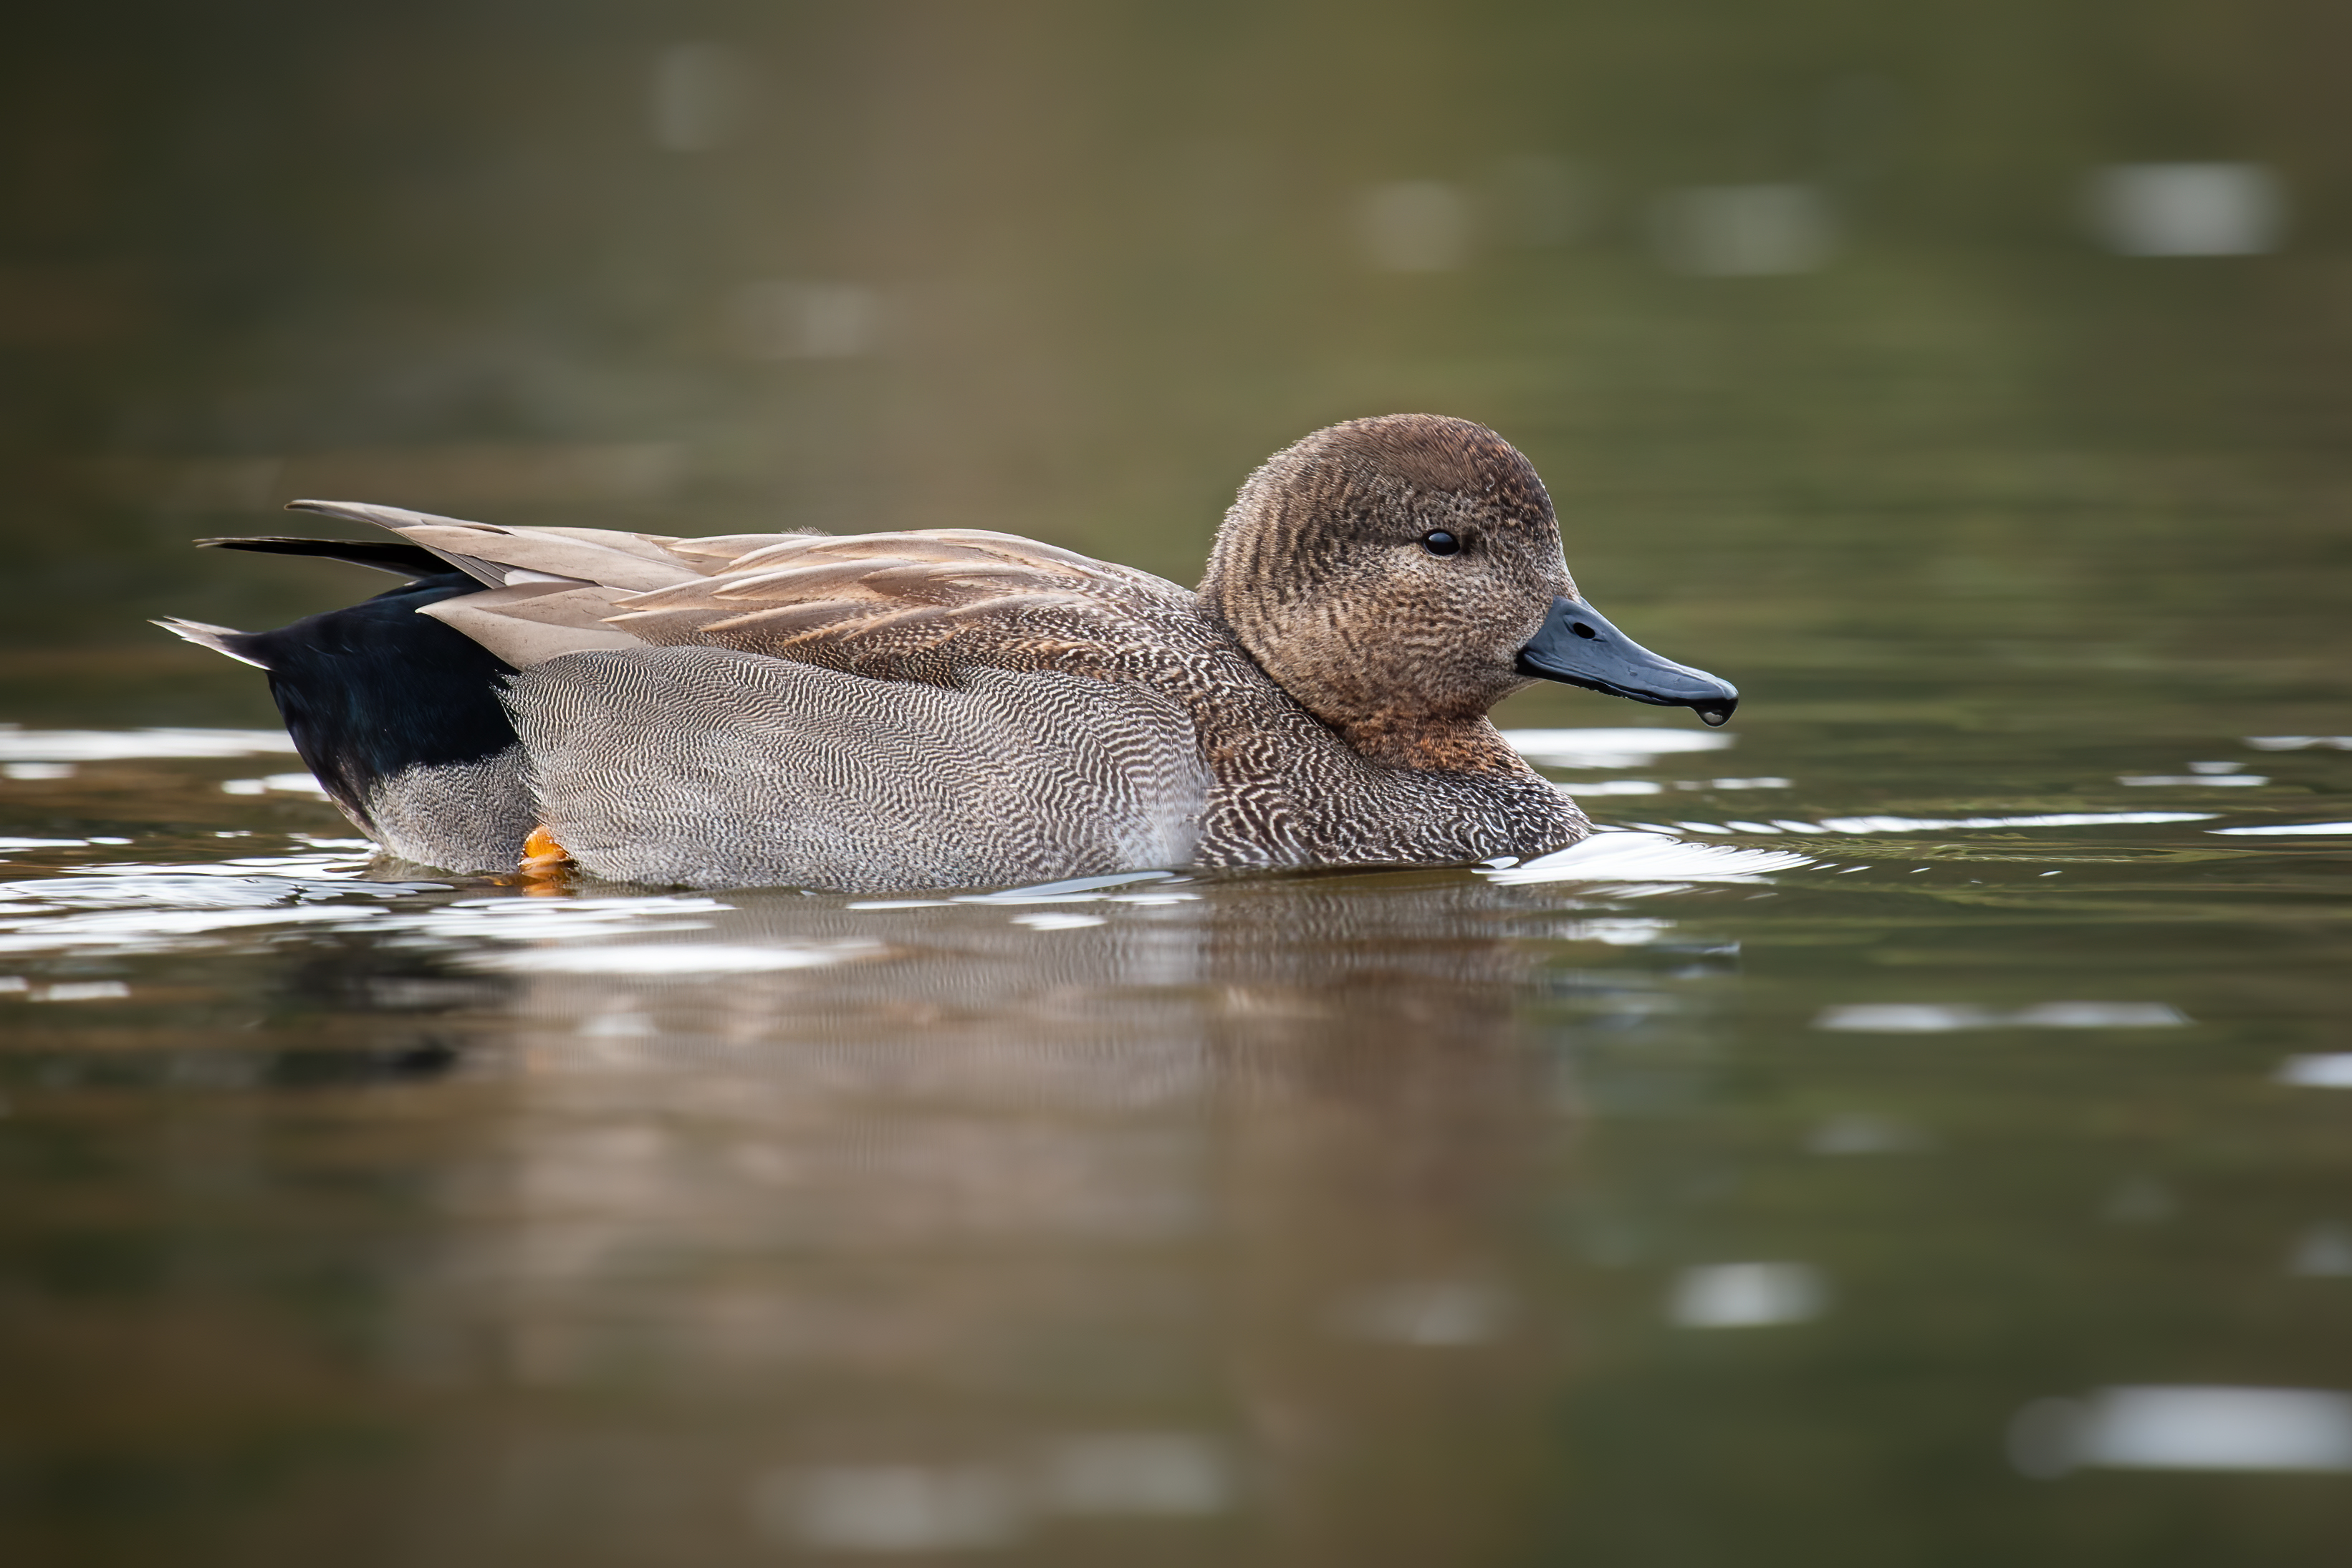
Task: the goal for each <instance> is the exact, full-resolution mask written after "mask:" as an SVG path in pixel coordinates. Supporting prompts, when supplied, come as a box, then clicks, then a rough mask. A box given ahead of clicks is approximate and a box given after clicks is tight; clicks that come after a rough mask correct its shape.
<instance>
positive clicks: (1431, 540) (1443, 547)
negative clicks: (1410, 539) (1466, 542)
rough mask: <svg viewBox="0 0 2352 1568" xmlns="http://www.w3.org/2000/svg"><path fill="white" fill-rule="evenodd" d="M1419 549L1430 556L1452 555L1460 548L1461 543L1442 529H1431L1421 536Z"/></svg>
mask: <svg viewBox="0 0 2352 1568" xmlns="http://www.w3.org/2000/svg"><path fill="white" fill-rule="evenodd" d="M1421 548H1422V549H1425V550H1427V551H1428V552H1429V553H1430V554H1432V555H1452V554H1453V553H1454V551H1456V550H1458V549H1461V548H1462V541H1461V540H1460V539H1457V538H1454V536H1453V535H1452V534H1449V533H1447V532H1446V531H1445V530H1444V528H1432V529H1431V530H1430V531H1429V532H1427V533H1425V534H1423V535H1422V536H1421Z"/></svg>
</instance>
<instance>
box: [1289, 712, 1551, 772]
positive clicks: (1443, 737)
mask: <svg viewBox="0 0 2352 1568" xmlns="http://www.w3.org/2000/svg"><path fill="white" fill-rule="evenodd" d="M1318 717H1321V716H1320V715H1318ZM1323 722H1324V723H1326V724H1328V725H1330V727H1331V728H1333V729H1334V730H1336V731H1338V732H1339V737H1340V738H1341V739H1342V740H1345V741H1346V742H1347V743H1348V746H1349V749H1351V750H1353V751H1354V752H1355V753H1356V754H1357V755H1358V756H1360V757H1361V758H1364V760H1365V761H1367V762H1376V763H1379V764H1380V765H1381V766H1382V767H1384V768H1411V769H1412V770H1414V771H1415V772H1422V773H1480V774H1490V775H1492V774H1506V773H1517V772H1518V771H1519V769H1520V768H1522V767H1523V766H1524V765H1523V764H1522V763H1521V762H1520V761H1519V755H1518V753H1517V752H1516V751H1514V750H1512V749H1511V747H1510V744H1509V743H1508V742H1507V741H1506V740H1505V739H1504V738H1503V737H1502V735H1501V734H1500V733H1499V732H1498V731H1497V730H1496V728H1495V727H1494V726H1493V725H1492V724H1489V723H1488V722H1487V721H1486V716H1485V715H1483V714H1481V715H1477V716H1468V717H1460V718H1432V717H1429V716H1424V715H1404V714H1400V713H1396V712H1393V711H1391V712H1388V713H1375V714H1370V715H1365V716H1360V717H1354V718H1349V719H1345V720H1341V721H1339V722H1336V723H1335V722H1334V721H1333V720H1331V719H1329V718H1324V720H1323Z"/></svg>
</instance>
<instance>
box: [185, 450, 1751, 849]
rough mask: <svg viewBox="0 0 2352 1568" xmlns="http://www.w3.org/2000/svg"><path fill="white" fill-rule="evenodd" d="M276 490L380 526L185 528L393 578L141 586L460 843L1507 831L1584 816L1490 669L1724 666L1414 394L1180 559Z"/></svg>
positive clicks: (1623, 688)
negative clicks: (190, 617) (265, 531)
mask: <svg viewBox="0 0 2352 1568" xmlns="http://www.w3.org/2000/svg"><path fill="white" fill-rule="evenodd" d="M293 507H294V509H296V510H300V511H309V512H317V513H320V514H322V515H324V516H327V517H341V518H346V519H349V520H352V521H354V522H365V523H371V524H375V525H378V526H380V527H382V528H386V529H389V530H390V531H391V532H392V533H393V534H394V535H397V536H398V542H394V541H392V540H385V541H383V542H374V543H371V542H356V543H355V542H352V541H346V540H330V539H299V538H298V539H289V538H247V539H207V540H205V541H203V542H204V543H205V544H210V545H218V546H222V547H225V548H227V549H248V550H261V551H269V552H275V553H279V554H294V555H314V556H324V557H328V558H331V559H338V560H345V561H352V562H355V563H358V564H361V565H365V566H372V567H378V568H382V569H383V570H390V571H394V572H397V573H400V574H401V575H403V576H404V577H407V578H409V579H411V580H410V581H409V582H408V583H407V584H406V585H405V586H404V587H401V588H397V589H394V590H392V591H390V592H388V593H385V594H383V595H382V596H380V597H378V598H375V599H372V600H369V601H366V602H364V603H362V604H359V605H355V606H353V607H352V608H350V609H347V610H339V611H334V612H330V613H327V614H324V615H315V616H312V617H310V619H308V620H305V621H299V622H295V623H294V624H293V625H291V626H288V627H285V628H282V629H280V630H278V631H275V632H236V631H231V630H229V629H227V628H226V627H218V626H206V625H203V624H201V623H198V622H180V621H173V622H158V624H161V625H163V626H166V627H168V628H169V629H170V630H172V631H173V632H177V633H178V634H180V635H181V636H183V637H185V638H187V639H188V640H189V641H191V642H194V643H202V644H204V645H205V646H206V647H209V648H212V649H215V650H216V651H217V652H220V653H226V654H227V655H228V656H229V657H231V658H234V659H240V660H243V661H244V662H246V663H247V664H257V665H259V666H260V667H261V668H262V669H264V670H266V671H268V674H269V684H270V690H271V692H272V694H273V695H275V696H276V698H277V700H278V709H279V711H280V712H281V713H282V714H283V715H284V716H285V719H286V725H287V728H288V729H289V731H290V732H291V734H292V736H293V738H294V742H295V746H296V748H297V749H298V750H299V752H300V754H301V756H302V759H303V760H304V761H305V762H307V763H308V764H309V765H310V768H311V770H312V771H313V772H314V773H316V774H317V776H318V778H319V779H320V782H321V783H322V784H323V785H324V786H325V787H326V789H327V791H328V793H329V794H330V795H331V797H332V798H333V799H334V800H335V802H336V804H337V805H339V806H341V808H342V810H343V811H344V813H345V814H346V815H348V816H349V817H350V818H351V819H352V821H353V822H354V823H356V824H357V825H358V826H359V828H360V830H361V831H362V832H364V833H366V834H367V835H368V836H369V837H370V838H371V839H373V840H374V841H376V842H377V843H379V844H381V845H383V848H384V849H385V850H386V851H388V852H391V853H393V854H394V855H396V856H399V857H401V858H403V859H404V860H409V861H414V862H422V863H424V864H426V865H434V866H440V867H444V868H446V869H448V870H452V871H459V872H486V871H507V872H511V871H513V870H515V869H516V867H517V864H518V860H519V857H520V858H523V859H527V860H530V861H531V862H535V863H541V864H543V863H546V862H550V861H553V860H556V859H559V858H561V857H562V856H565V855H568V856H569V858H570V859H571V860H572V861H573V862H576V863H577V864H578V866H579V867H580V868H582V869H583V870H585V871H587V872H589V873H593V874H595V875H598V876H603V877H611V878H616V879H619V880H623V881H628V882H638V883H682V884H687V885H691V886H705V887H709V886H720V885H738V886H740V885H749V884H756V883H789V884H795V885H799V886H803V887H812V888H825V889H834V890H838V891H845V892H872V891H882V890H898V889H907V888H919V887H957V886H982V885H1004V884H1010V883H1024V882H1034V881H1038V880H1041V879H1045V878H1058V877H1076V876H1087V875H1093V874H1097V873H1114V872H1126V871H1140V870H1147V869H1162V868H1182V867H1209V866H1303V865H1339V864H1345V865H1362V864H1395V863H1405V864H1447V863H1453V864H1461V863H1465V862H1475V861H1482V860H1487V859H1491V858H1494V857H1496V856H1505V855H1509V856H1519V857H1525V856H1531V855H1538V854H1542V853H1545V852H1549V851H1552V850H1558V849H1561V848H1564V847H1566V846H1567V845H1569V844H1571V843H1574V842H1576V841H1578V840H1580V839H1581V838H1583V837H1584V836H1585V835H1586V834H1588V833H1590V832H1591V824H1590V823H1589V822H1588V821H1586V820H1585V816H1584V813H1583V812H1582V811H1580V810H1578V809H1577V806H1576V804H1575V802H1574V801H1573V800H1570V799H1569V797H1568V796H1567V795H1566V794H1565V793H1563V792H1562V791H1561V790H1560V789H1559V788H1558V787H1557V786H1555V785H1553V784H1551V783H1549V781H1547V780H1546V779H1543V778H1542V777H1541V776H1540V775H1538V773H1537V772H1536V771H1535V769H1533V768H1530V767H1528V764H1527V763H1526V762H1525V761H1524V760H1522V759H1521V758H1519V756H1518V755H1517V753H1516V752H1514V751H1513V750H1512V749H1511V747H1509V746H1508V745H1507V744H1506V743H1505V742H1504V740H1503V738H1502V737H1501V735H1500V734H1498V733H1497V732H1496V729H1495V727H1493V726H1492V725H1491V724H1489V723H1488V722H1487V718H1486V715H1487V711H1488V710H1489V709H1490V708H1492V707H1493V706H1494V705H1495V704H1496V703H1497V702H1499V701H1500V700H1502V699H1503V698H1504V697H1506V696H1508V695H1510V694H1511V693H1513V692H1515V691H1517V690H1519V689H1521V688H1522V687H1524V686H1526V685H1529V684H1530V683H1531V682H1532V681H1534V680H1537V679H1546V680H1555V681H1564V682H1567V683H1569V684H1570V685H1581V686H1587V687H1591V688H1592V689H1594V690H1597V691H1602V692H1608V693H1612V694H1614V695H1619V696H1626V697H1631V698H1633V699H1634V700H1635V701H1637V702H1645V703H1655V704H1659V705H1663V706H1688V707H1691V708H1694V709H1696V710H1697V712H1698V713H1699V715H1700V716H1702V717H1703V718H1705V719H1706V721H1707V722H1708V723H1710V724H1720V723H1722V722H1723V721H1724V720H1725V719H1727V718H1728V717H1729V716H1730V714H1731V711H1732V708H1733V706H1735V705H1736V704H1737V702H1738V692H1737V691H1735V690H1734V689H1733V688H1732V687H1731V686H1730V685H1728V684H1727V683H1726V682H1723V681H1721V680H1718V679H1717V678H1716V677H1715V676H1713V675H1709V674H1705V673H1703V672H1701V671H1698V670H1693V669H1690V668H1687V667H1685V666H1684V665H1681V664H1674V663H1671V662H1670V661H1667V660H1665V659H1662V658H1659V657H1658V656H1657V655H1655V654H1654V653H1649V652H1648V651H1647V650H1645V649H1643V648H1642V647H1641V646H1640V645H1639V644H1637V643H1633V641H1632V640H1630V639H1629V638H1627V637H1626V636H1625V635H1624V634H1623V633H1622V632H1619V631H1618V630H1617V629H1616V628H1615V627H1614V626H1612V625H1611V624H1610V623H1609V622H1607V621H1606V620H1604V619H1602V618H1601V615H1600V614H1599V613H1598V612H1595V611H1594V610H1593V609H1592V607H1591V605H1589V604H1587V603H1585V602H1584V601H1583V600H1582V599H1581V598H1580V597H1579V596H1578V593H1577V590H1576V584H1575V582H1574V580H1572V579H1571V578H1570V576H1569V571H1568V564H1567V562H1566V560H1565V559H1562V556H1561V551H1560V538H1559V523H1558V522H1557V520H1556V519H1555V518H1554V517H1553V514H1552V507H1551V500H1550V497H1549V496H1548V495H1546V494H1545V491H1544V486H1543V482H1542V481H1541V480H1540V479H1538V477H1537V476H1536V472H1535V469H1534V468H1533V466H1531V465H1529V464H1528V460H1527V459H1526V458H1525V457H1523V456H1521V455H1519V453H1518V452H1517V450H1516V449H1515V448H1513V447H1512V446H1511V444H1509V443H1508V442H1506V441H1505V440H1503V438H1502V437H1500V436H1499V435H1496V434H1495V433H1494V432H1493V431H1491V430H1488V429H1486V427H1485V426H1483V425H1477V424H1473V423H1468V422H1466V421H1464V420H1458V419H1446V418H1441V417H1438V416H1436V415H1432V414H1395V415H1391V416H1389V417H1386V418H1381V419H1363V420H1356V421H1353V422H1351V423H1346V424H1337V425H1333V426H1331V427H1330V428H1328V429H1327V430H1321V431H1318V432H1317V433H1316V434H1313V435H1310V436H1308V437H1307V439H1306V440H1304V441H1301V442H1299V443H1298V444H1297V445H1295V446H1292V447H1289V448H1287V449H1286V450H1285V451H1282V452H1279V453H1276V455H1274V456H1273V457H1272V458H1271V459H1269V460H1268V461H1267V462H1266V464H1265V466H1264V467H1262V468H1260V469H1258V471H1257V472H1256V473H1255V474H1253V475H1252V476H1250V478H1249V480H1248V482H1247V483H1246V484H1244V486H1242V488H1241V493H1240V496H1239V497H1238V498H1237V499H1236V500H1235V501H1234V506H1233V508H1232V509H1231V510H1230V511H1229V512H1227V513H1226V515H1225V519H1224V523H1223V527H1222V528H1219V529H1218V531H1217V538H1216V543H1215V545H1214V547H1213V550H1212V552H1211V554H1210V558H1209V568H1208V575H1207V576H1206V577H1204V578H1203V579H1202V582H1201V586H1200V589H1199V590H1198V591H1187V590H1185V589H1182V588H1180V587H1178V586H1177V585H1176V584H1175V583H1172V582H1169V581H1166V580H1162V579H1160V578H1157V577H1153V576H1151V575H1150V574H1149V573H1147V572H1141V571H1137V570H1133V569H1132V568H1129V567H1124V566H1114V565H1111V564H1109V563H1108V562H1105V561H1099V560H1093V559H1088V558H1087V557H1086V556H1082V555H1078V554H1076V553H1074V552H1072V551H1069V550H1066V549H1057V548H1055V547H1054V546H1052V545H1045V544H1039V543H1037V542H1036V541H1034V540H1032V539H1024V538H1016V537H1014V536H1013V535H1010V534H999V533H989V532H984V531H982V530H979V529H969V528H926V529H916V530H910V531H907V532H903V533H880V534H858V535H851V536H845V537H828V536H824V535H817V534H733V535H726V536H721V537H719V538H670V537H667V536H665V535H656V534H631V533H619V532H613V531H607V530H604V529H598V528H499V527H496V526H493V525H490V524H487V523H468V522H459V521H457V520H454V519H451V518H447V517H430V516H427V515H425V514H423V513H418V512H409V511H404V510H401V509H399V508H397V507H375V506H363V505H357V504H352V503H347V502H340V501H297V502H294V503H293ZM527 844H528V850H529V852H528V853H526V845H527Z"/></svg>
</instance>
